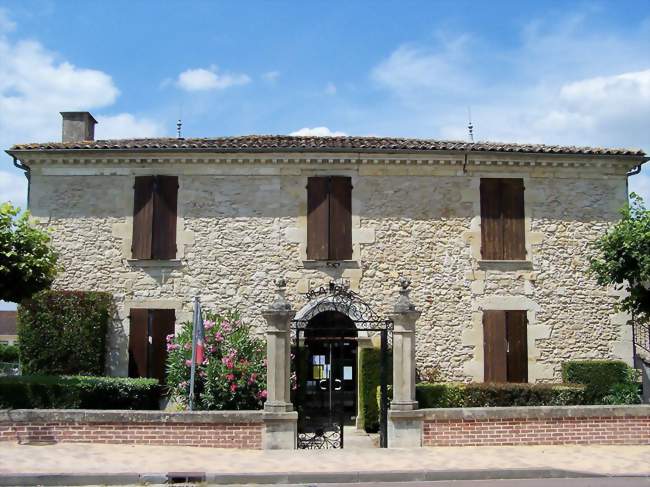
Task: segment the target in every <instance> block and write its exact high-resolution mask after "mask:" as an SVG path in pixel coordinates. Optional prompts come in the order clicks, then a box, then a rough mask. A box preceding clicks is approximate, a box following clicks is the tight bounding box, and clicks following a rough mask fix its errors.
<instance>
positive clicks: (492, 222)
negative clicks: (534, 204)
mask: <svg viewBox="0 0 650 487" xmlns="http://www.w3.org/2000/svg"><path fill="white" fill-rule="evenodd" d="M481 257H482V258H483V259H485V260H525V259H526V229H525V224H524V180H523V179H514V178H512V179H504V178H483V179H481Z"/></svg>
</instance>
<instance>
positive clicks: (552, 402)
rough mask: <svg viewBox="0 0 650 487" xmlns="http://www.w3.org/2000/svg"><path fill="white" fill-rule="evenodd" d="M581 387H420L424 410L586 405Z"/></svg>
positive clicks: (524, 385) (569, 385)
mask: <svg viewBox="0 0 650 487" xmlns="http://www.w3.org/2000/svg"><path fill="white" fill-rule="evenodd" d="M584 393H585V386H583V385H579V384H508V383H505V384H495V383H469V384H462V383H436V384H426V383H422V384H418V385H417V386H416V389H415V394H416V399H417V401H418V404H419V407H420V408H475V407H499V406H501V407H510V406H572V405H579V404H583V403H584Z"/></svg>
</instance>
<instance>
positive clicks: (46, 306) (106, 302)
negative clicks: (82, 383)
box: [18, 290, 111, 375]
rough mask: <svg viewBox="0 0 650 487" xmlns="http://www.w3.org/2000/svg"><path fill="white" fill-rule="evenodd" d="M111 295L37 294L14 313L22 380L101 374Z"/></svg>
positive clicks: (81, 292)
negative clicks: (40, 376) (49, 376)
mask: <svg viewBox="0 0 650 487" xmlns="http://www.w3.org/2000/svg"><path fill="white" fill-rule="evenodd" d="M110 305H111V295H110V294H108V293H101V292H83V291H52V290H48V291H42V292H40V293H37V294H35V295H34V296H33V297H32V298H31V299H29V300H26V301H24V302H23V303H22V304H21V306H20V307H19V308H18V337H19V338H18V344H19V348H20V361H21V365H22V370H23V373H24V374H27V375H37V374H39V375H77V374H79V375H103V373H104V361H105V350H106V330H107V328H108V320H109V316H110Z"/></svg>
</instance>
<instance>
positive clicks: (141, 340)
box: [129, 308, 176, 383]
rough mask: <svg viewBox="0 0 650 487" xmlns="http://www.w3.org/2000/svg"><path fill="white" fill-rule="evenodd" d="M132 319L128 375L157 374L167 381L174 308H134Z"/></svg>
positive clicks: (151, 375)
mask: <svg viewBox="0 0 650 487" xmlns="http://www.w3.org/2000/svg"><path fill="white" fill-rule="evenodd" d="M129 321H130V327H129V377H154V378H156V379H158V380H159V381H160V382H161V383H164V381H165V370H166V362H167V335H171V334H173V333H174V326H175V322H176V313H175V311H174V310H173V309H145V308H131V312H130V314H129Z"/></svg>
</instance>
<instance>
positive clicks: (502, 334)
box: [483, 310, 528, 382]
mask: <svg viewBox="0 0 650 487" xmlns="http://www.w3.org/2000/svg"><path fill="white" fill-rule="evenodd" d="M527 326H528V322H527V319H526V311H524V310H508V311H502V310H485V311H483V360H484V381H485V382H528V338H527V335H528V334H527Z"/></svg>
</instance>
